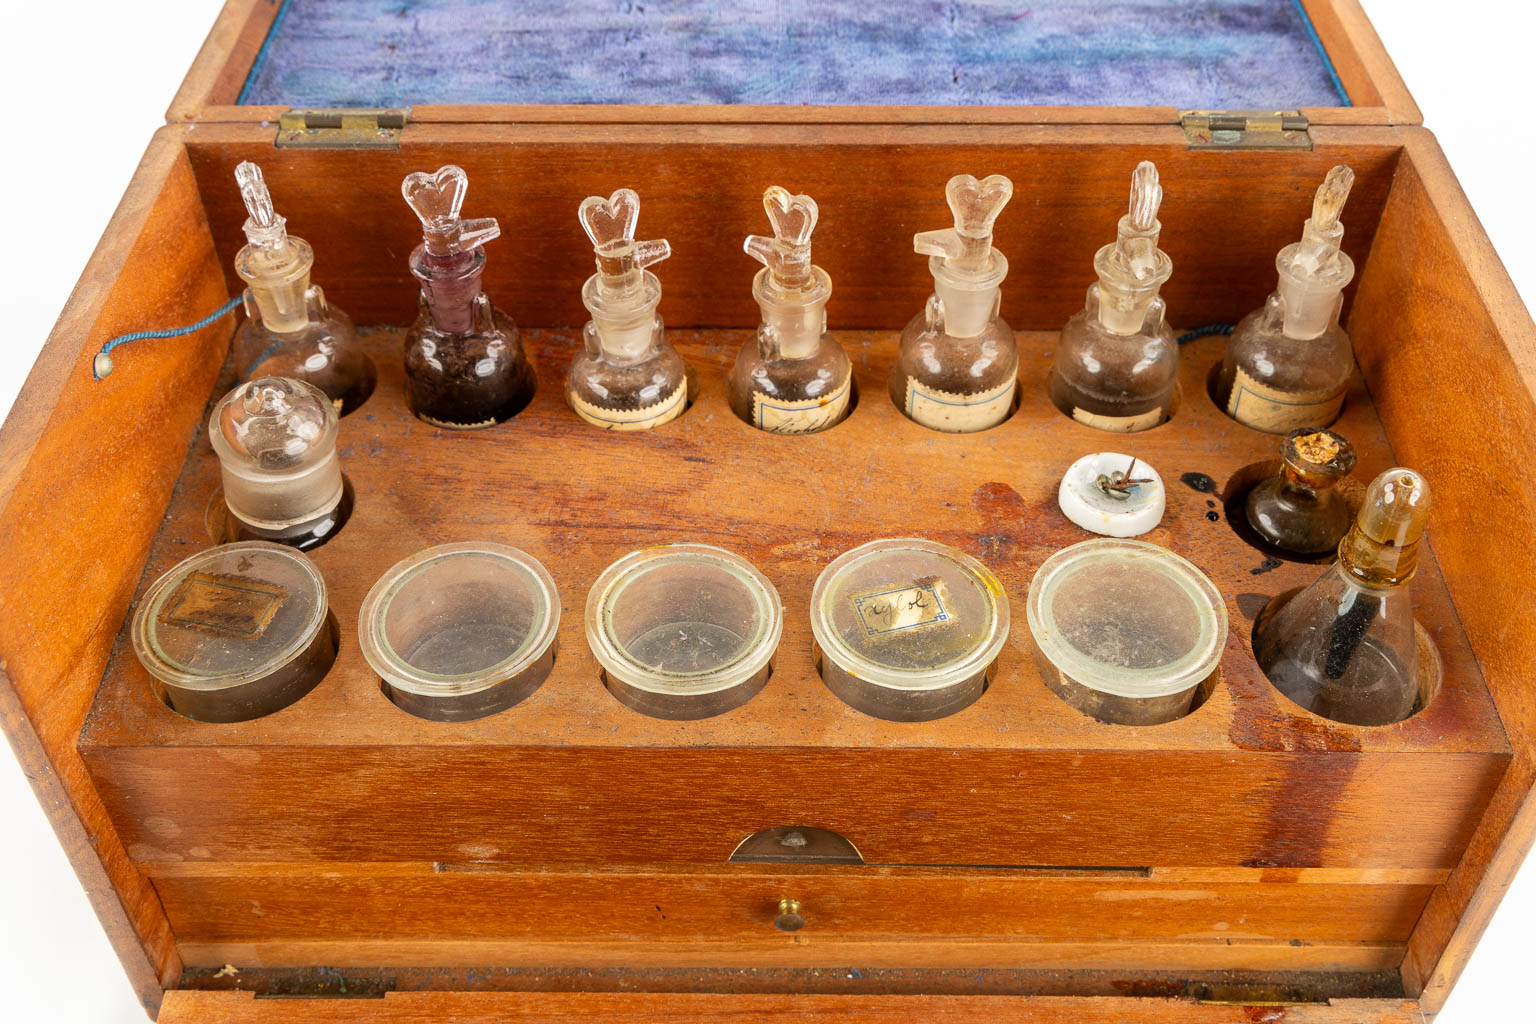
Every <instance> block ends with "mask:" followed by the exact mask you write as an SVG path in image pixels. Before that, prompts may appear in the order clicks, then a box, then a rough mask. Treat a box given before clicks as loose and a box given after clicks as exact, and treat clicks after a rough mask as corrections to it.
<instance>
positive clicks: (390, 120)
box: [273, 108, 410, 149]
mask: <svg viewBox="0 0 1536 1024" xmlns="http://www.w3.org/2000/svg"><path fill="white" fill-rule="evenodd" d="M409 113H410V109H409V108H402V109H400V110H380V109H369V108H342V109H333V110H290V111H287V112H286V113H284V114H283V115H282V116H281V117H279V118H278V121H277V139H276V140H275V141H274V143H273V145H275V146H277V147H278V148H283V147H310V148H314V149H399V148H400V130H401V129H402V128H404V127H405V118H406V115H407V114H409Z"/></svg>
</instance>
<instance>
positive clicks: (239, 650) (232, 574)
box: [132, 541, 337, 722]
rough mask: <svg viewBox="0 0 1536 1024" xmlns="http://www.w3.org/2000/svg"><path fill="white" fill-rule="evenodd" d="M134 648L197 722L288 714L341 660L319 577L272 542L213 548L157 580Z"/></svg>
mask: <svg viewBox="0 0 1536 1024" xmlns="http://www.w3.org/2000/svg"><path fill="white" fill-rule="evenodd" d="M132 638H133V650H134V653H135V654H137V655H138V656H139V661H140V662H141V663H142V664H143V665H144V668H145V670H146V671H148V672H149V674H150V676H151V677H153V679H154V683H155V691H156V693H158V694H159V696H160V697H161V699H162V700H164V701H165V703H166V704H168V705H169V706H170V707H171V708H173V709H174V710H176V711H179V712H180V713H181V714H183V715H186V716H187V717H188V718H194V719H197V720H198V721H201V722H243V721H246V720H247V719H251V718H260V717H261V716H262V715H269V714H271V713H272V712H274V711H278V710H280V709H282V708H285V707H287V706H288V705H290V704H292V703H293V702H294V701H296V700H298V699H299V698H300V697H302V696H304V695H305V694H306V693H308V692H309V691H310V690H312V689H314V688H315V686H316V685H317V684H318V683H319V682H320V680H321V679H323V678H325V674H326V672H328V671H329V670H330V667H331V663H332V662H334V661H335V660H336V645H337V637H336V633H335V629H334V628H333V626H332V624H331V622H330V615H329V611H328V609H327V607H326V597H325V580H324V579H323V578H322V577H321V575H320V570H319V568H318V567H316V565H315V563H314V562H312V561H310V560H309V558H308V556H306V555H303V554H301V553H300V552H298V551H295V550H294V549H292V548H289V547H285V546H283V545H281V544H272V543H269V542H267V541H241V542H240V543H238V544H223V545H220V546H219V547H216V548H210V549H208V550H207V551H202V552H199V553H198V554H195V555H193V556H192V557H191V558H188V559H187V560H185V561H183V562H181V563H180V564H178V565H177V566H176V567H175V568H173V569H171V571H170V572H168V573H166V574H165V575H164V576H161V577H160V578H159V579H158V580H156V581H155V582H154V584H153V585H152V586H151V587H150V588H149V590H148V591H147V592H146V593H145V595H144V599H143V600H142V601H141V602H140V603H139V607H138V610H137V611H136V612H135V613H134V616H133V627H132Z"/></svg>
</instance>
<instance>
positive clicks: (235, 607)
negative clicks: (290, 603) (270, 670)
mask: <svg viewBox="0 0 1536 1024" xmlns="http://www.w3.org/2000/svg"><path fill="white" fill-rule="evenodd" d="M287 598H288V588H287V587H284V586H280V585H279V584H276V583H267V582H265V581H263V580H255V579H250V578H248V577H244V576H224V575H220V574H218V573H211V572H194V573H190V574H188V576H187V578H186V579H184V580H182V581H181V585H180V586H179V587H177V588H176V592H175V593H174V594H172V595H171V597H170V600H168V601H166V602H165V606H164V611H162V612H161V613H160V615H159V619H160V621H161V622H163V623H167V624H169V625H175V626H185V627H189V628H191V629H198V630H203V631H205V632H209V633H225V634H229V635H233V636H238V637H243V638H245V639H252V638H254V637H258V636H260V635H261V634H262V632H263V631H264V630H265V629H266V628H267V626H268V624H269V623H271V621H272V617H273V616H274V615H276V614H277V610H278V609H279V608H281V607H282V604H283V602H284V601H285V600H287Z"/></svg>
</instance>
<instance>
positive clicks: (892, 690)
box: [811, 538, 1008, 722]
mask: <svg viewBox="0 0 1536 1024" xmlns="http://www.w3.org/2000/svg"><path fill="white" fill-rule="evenodd" d="M811 632H812V633H813V634H814V635H815V637H816V645H817V647H818V648H819V649H820V652H821V658H820V663H821V664H820V667H821V678H822V681H823V682H825V683H826V684H827V688H828V689H830V690H831V691H832V692H833V693H835V694H837V695H838V696H839V697H840V698H842V700H843V701H844V702H845V703H847V704H849V705H852V706H853V707H855V708H857V709H859V710H860V711H862V712H864V713H865V714H868V715H873V716H875V717H876V718H884V719H887V720H889V721H896V722H926V721H931V720H932V719H935V718H943V717H944V716H946V715H952V714H954V713H955V712H957V711H959V710H961V709H962V708H965V707H968V706H969V705H970V704H972V703H974V702H975V701H976V699H977V698H978V697H980V696H981V694H982V691H984V690H985V689H986V685H987V680H988V679H989V678H990V676H991V672H992V668H993V666H994V665H995V664H996V662H997V655H998V651H1000V650H1001V649H1002V646H1003V642H1004V641H1005V640H1007V639H1008V597H1007V595H1005V594H1004V593H1003V587H1002V584H1001V583H999V582H998V581H997V577H996V576H993V575H992V573H991V572H989V571H988V570H987V568H986V567H985V566H983V565H982V564H981V563H980V562H978V561H976V559H974V558H972V557H970V556H969V555H967V554H965V553H964V552H961V551H956V550H955V549H954V548H952V547H948V546H946V545H944V544H936V543H934V542H933V541H928V540H918V539H909V538H902V539H894V540H876V541H871V542H869V543H868V544H864V545H862V546H860V547H857V548H854V549H853V550H852V551H848V552H845V553H843V554H842V555H839V556H838V557H837V558H835V559H833V560H832V563H831V564H830V565H828V566H827V567H826V568H825V569H823V570H822V572H821V576H820V577H818V578H817V580H816V587H815V589H814V590H813V591H812V592H811Z"/></svg>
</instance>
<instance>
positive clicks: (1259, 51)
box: [241, 0, 1348, 109]
mask: <svg viewBox="0 0 1536 1024" xmlns="http://www.w3.org/2000/svg"><path fill="white" fill-rule="evenodd" d="M241 102H242V103H251V104H285V105H289V106H295V107H348V106H359V107H400V106H414V105H417V104H423V103H469V104H483V103H527V104H546V103H639V104H665V103H705V104H725V103H772V104H802V103H809V104H859V105H890V104H916V105H933V104H967V105H988V106H996V105H1007V104H1023V105H1050V106H1173V107H1182V108H1213V109H1240V108H1271V109H1281V108H1293V107H1299V106H1340V105H1347V104H1348V99H1347V97H1345V96H1344V95H1343V91H1342V89H1340V88H1339V86H1338V82H1337V79H1336V78H1335V76H1334V74H1333V69H1332V67H1331V66H1330V64H1329V63H1328V59H1327V57H1326V55H1325V54H1324V53H1323V52H1322V49H1321V48H1320V47H1319V45H1318V43H1317V40H1316V37H1315V35H1314V34H1313V32H1312V28H1311V25H1310V24H1309V22H1308V21H1307V19H1306V16H1305V15H1304V14H1303V13H1302V11H1301V9H1300V8H1299V6H1298V5H1297V3H1296V2H1295V0H1245V2H1239V0H1195V2H1180V0H1125V2H1121V3H1108V2H1104V0H1044V2H1041V0H1034V2H1031V0H1019V2H1000V0H994V2H986V0H971V2H952V3H935V2H924V0H914V2H894V3H893V2H886V3H880V2H876V0H759V2H756V3H728V2H723V0H672V2H662V0H644V2H634V0H524V2H516V0H286V2H285V3H284V7H283V10H282V12H281V13H280V15H279V17H278V20H277V22H276V24H275V26H274V28H273V31H272V32H271V34H270V35H269V37H268V40H267V44H266V46H265V47H264V49H263V51H262V53H261V55H260V57H259V58H258V59H257V63H256V65H255V67H254V68H253V69H252V72H251V77H250V80H249V81H248V82H247V83H246V88H245V90H244V94H243V95H242V97H241Z"/></svg>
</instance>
